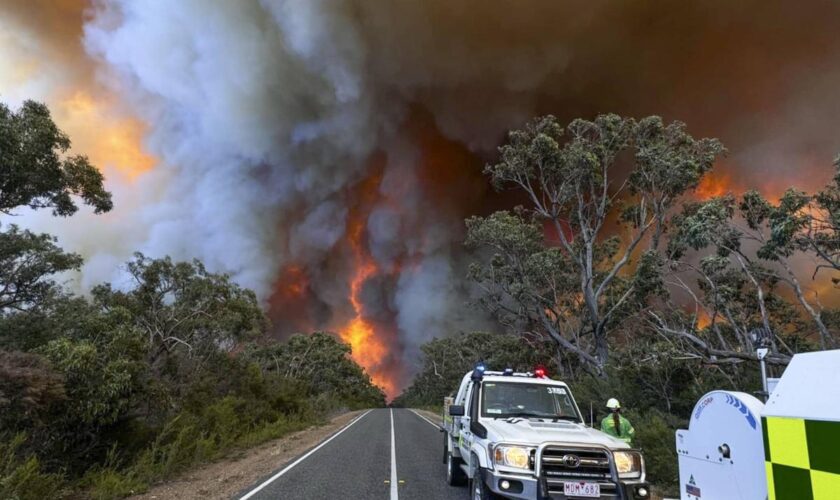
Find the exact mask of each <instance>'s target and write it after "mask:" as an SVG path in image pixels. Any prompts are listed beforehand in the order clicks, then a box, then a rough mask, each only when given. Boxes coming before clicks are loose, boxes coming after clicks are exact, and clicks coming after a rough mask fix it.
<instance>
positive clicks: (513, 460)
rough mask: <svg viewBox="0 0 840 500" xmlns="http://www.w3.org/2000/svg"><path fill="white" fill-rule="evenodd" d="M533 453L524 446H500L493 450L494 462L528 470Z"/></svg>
mask: <svg viewBox="0 0 840 500" xmlns="http://www.w3.org/2000/svg"><path fill="white" fill-rule="evenodd" d="M530 457H531V452H530V450H528V448H525V447H523V446H511V445H504V444H503V445H499V446H496V448H495V449H494V450H493V462H494V463H495V464H496V465H506V466H508V467H516V468H518V469H528V468H529V466H530V463H529V462H530V460H529V459H530Z"/></svg>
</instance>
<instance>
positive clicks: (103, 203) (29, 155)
mask: <svg viewBox="0 0 840 500" xmlns="http://www.w3.org/2000/svg"><path fill="white" fill-rule="evenodd" d="M69 149H70V139H69V138H68V137H67V135H66V134H65V133H64V132H62V131H61V130H59V128H58V127H57V126H56V124H55V123H54V122H53V120H52V117H51V116H50V111H49V109H47V107H46V106H45V105H43V104H41V103H37V102H33V101H26V102H24V103H23V106H22V107H21V108H20V110H18V111H17V112H14V111H11V110H10V109H9V108H8V107H7V106H6V105H5V104H0V213H11V211H12V210H13V209H14V208H16V207H20V206H26V207H30V208H51V209H52V211H53V214H55V215H71V214H73V213H74V212H76V210H78V207H77V206H76V203H75V202H74V201H73V196H77V197H80V198H81V199H82V200H83V201H84V202H85V203H87V204H88V205H91V206H92V207H93V208H94V211H95V212H96V213H101V212H107V211H109V210H111V207H112V206H113V204H112V202H111V194H110V193H109V192H107V191H105V189H104V187H103V186H102V180H103V179H102V174H101V173H99V171H98V170H97V169H96V168H95V167H94V166H93V165H91V164H90V162H89V161H88V159H87V158H86V157H85V156H80V155H77V156H64V154H65V153H66V152H67V151H68V150H69Z"/></svg>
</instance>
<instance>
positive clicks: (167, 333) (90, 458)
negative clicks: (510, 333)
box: [0, 102, 384, 499]
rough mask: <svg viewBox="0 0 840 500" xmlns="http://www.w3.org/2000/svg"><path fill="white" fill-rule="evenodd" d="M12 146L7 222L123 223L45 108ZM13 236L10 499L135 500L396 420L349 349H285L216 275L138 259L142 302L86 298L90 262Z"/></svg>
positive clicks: (0, 344) (1, 322)
mask: <svg viewBox="0 0 840 500" xmlns="http://www.w3.org/2000/svg"><path fill="white" fill-rule="evenodd" d="M33 141H36V142H37V141H40V142H38V143H33ZM0 144H2V147H3V152H4V156H3V159H2V161H3V162H4V163H3V164H2V165H0V212H2V213H10V212H11V211H12V210H14V209H15V208H16V207H20V206H27V207H30V208H34V209H38V208H51V209H52V210H53V212H54V213H55V214H56V215H59V216H66V215H70V214H72V213H73V212H75V211H76V209H77V207H76V205H75V200H78V199H81V200H82V201H83V202H85V203H87V204H89V205H91V206H93V208H94V210H95V211H96V212H103V211H108V210H110V208H111V198H110V194H109V193H107V192H106V191H105V190H104V189H103V187H102V176H101V175H100V174H99V172H98V171H97V170H96V169H95V168H94V167H92V166H90V165H89V164H88V163H87V160H86V159H85V158H84V157H79V156H75V157H68V156H66V154H65V153H66V152H67V150H68V148H69V146H70V142H69V139H67V137H66V136H64V134H62V133H61V131H59V130H58V129H57V128H56V127H55V125H54V124H53V122H52V120H51V119H50V116H49V112H48V110H47V109H46V108H45V107H44V106H43V105H40V104H36V103H31V102H28V103H26V104H24V106H23V107H22V108H21V110H20V111H19V112H17V113H15V112H11V111H10V110H8V109H7V108H6V107H5V106H2V105H0ZM7 152H8V153H9V154H7ZM16 154H19V155H20V157H19V158H18V157H16V156H15V155H16ZM34 166H37V167H38V168H33V167H34ZM3 229H4V230H3V231H0V498H10V499H29V498H32V499H43V498H61V497H64V496H73V497H90V498H97V499H99V498H102V499H110V498H122V497H124V496H127V495H130V494H133V493H138V492H142V491H144V490H145V489H147V488H148V487H149V485H151V484H153V483H155V482H157V481H160V480H163V479H166V478H168V477H171V476H172V475H173V474H177V473H178V472H181V471H183V470H185V469H187V468H188V467H190V466H193V465H194V464H197V463H201V462H207V461H212V460H216V459H219V458H221V457H223V456H225V455H226V454H227V453H229V452H230V451H231V450H234V449H238V448H244V447H248V446H252V445H255V444H258V443H261V442H264V441H266V440H270V439H274V438H277V437H280V436H283V435H285V434H287V433H289V432H292V431H296V430H299V429H302V428H305V427H307V426H310V425H313V424H318V423H320V422H322V421H323V420H324V419H325V417H326V416H327V415H329V414H330V413H333V412H335V411H339V410H344V409H347V408H361V407H372V406H381V405H384V395H383V393H382V391H381V390H380V389H379V388H377V387H375V386H374V385H373V384H372V383H371V380H370V378H369V377H368V376H367V374H366V373H365V372H364V371H363V370H362V368H361V367H359V366H358V365H357V364H356V363H355V362H354V361H353V360H352V359H351V358H350V348H349V346H347V345H345V344H343V343H342V342H341V341H340V340H338V339H337V338H336V337H335V336H333V335H330V334H327V333H322V332H319V333H315V334H313V335H311V336H310V335H296V336H293V337H292V338H291V339H289V340H288V341H285V342H278V341H276V340H272V339H270V338H269V337H268V335H267V328H268V321H267V319H266V317H265V315H264V314H263V312H262V310H261V308H260V306H259V304H258V302H257V299H256V296H255V295H254V293H253V292H252V291H250V290H246V289H243V288H241V287H239V286H238V285H236V284H235V283H233V282H232V281H231V280H230V278H229V277H228V276H226V275H221V274H214V273H211V272H209V271H207V269H205V268H204V266H203V265H202V263H201V262H198V261H194V262H174V261H172V260H171V259H170V258H168V257H164V258H160V259H152V258H149V257H146V256H144V255H142V254H139V253H138V254H136V255H135V256H134V258H133V259H132V260H131V261H130V262H128V263H127V265H126V269H127V272H128V275H129V277H130V281H129V282H130V285H129V286H124V287H122V288H119V289H118V288H115V287H112V286H111V285H110V284H107V283H106V284H102V285H99V286H97V287H95V288H94V289H93V290H91V293H90V295H89V296H87V297H80V296H75V295H72V294H70V293H68V292H67V291H66V290H65V289H64V288H63V287H62V286H61V285H60V284H59V283H57V281H56V279H55V276H56V275H57V274H58V273H62V272H68V271H74V270H78V269H79V267H80V266H81V264H82V259H81V258H80V257H79V256H77V255H74V254H71V253H67V252H64V251H63V250H62V249H61V248H59V247H58V246H57V245H56V240H55V238H53V237H52V236H49V235H45V234H34V233H32V232H30V231H27V230H22V229H20V228H18V227H16V226H14V225H11V226H8V227H6V228H3Z"/></svg>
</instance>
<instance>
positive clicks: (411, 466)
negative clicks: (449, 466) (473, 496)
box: [238, 408, 469, 500]
mask: <svg viewBox="0 0 840 500" xmlns="http://www.w3.org/2000/svg"><path fill="white" fill-rule="evenodd" d="M445 478H446V469H445V466H444V464H443V434H442V433H441V432H440V431H439V428H438V426H437V424H436V423H433V422H432V421H430V420H428V419H426V418H424V417H423V416H421V415H420V414H419V413H415V412H414V411H412V410H408V409H402V408H398V409H387V408H380V409H374V410H370V411H368V412H366V413H363V414H362V415H361V416H359V417H358V418H357V419H355V420H353V421H351V422H350V423H349V424H348V425H346V426H345V427H343V428H342V429H340V430H339V431H337V432H336V433H335V434H333V435H332V436H330V437H329V438H327V439H326V440H324V441H322V442H321V443H319V444H318V445H316V446H315V447H314V448H312V449H311V450H309V451H308V452H306V453H305V454H304V455H302V456H301V457H298V458H297V459H295V460H293V461H291V462H290V463H287V464H278V470H277V471H276V472H274V473H273V474H272V475H271V476H269V477H267V478H264V479H263V480H261V481H260V482H258V483H257V484H254V485H252V486H251V487H249V488H248V489H247V490H245V491H243V492H242V494H240V495H239V497H238V498H239V499H240V500H268V499H283V500H298V499H301V500H303V499H306V500H312V499H345V498H346V499H353V500H355V499H373V500H377V499H392V500H396V499H401V500H421V499H423V500H427V499H432V498H433V499H459V500H464V499H466V498H468V497H469V495H468V494H467V489H466V488H464V487H460V488H458V487H452V486H449V485H447V484H446V481H445Z"/></svg>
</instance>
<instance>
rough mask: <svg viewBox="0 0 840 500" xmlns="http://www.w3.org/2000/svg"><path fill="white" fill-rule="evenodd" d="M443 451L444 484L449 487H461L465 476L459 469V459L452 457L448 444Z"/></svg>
mask: <svg viewBox="0 0 840 500" xmlns="http://www.w3.org/2000/svg"><path fill="white" fill-rule="evenodd" d="M444 450H445V452H446V483H447V484H449V486H463V484H464V482H465V481H464V480H465V479H466V477H467V476H466V474H464V471H463V469H461V459H460V458H459V457H454V456H452V451H451V450H449V444H448V443H447V446H446V447H445V448H444Z"/></svg>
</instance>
